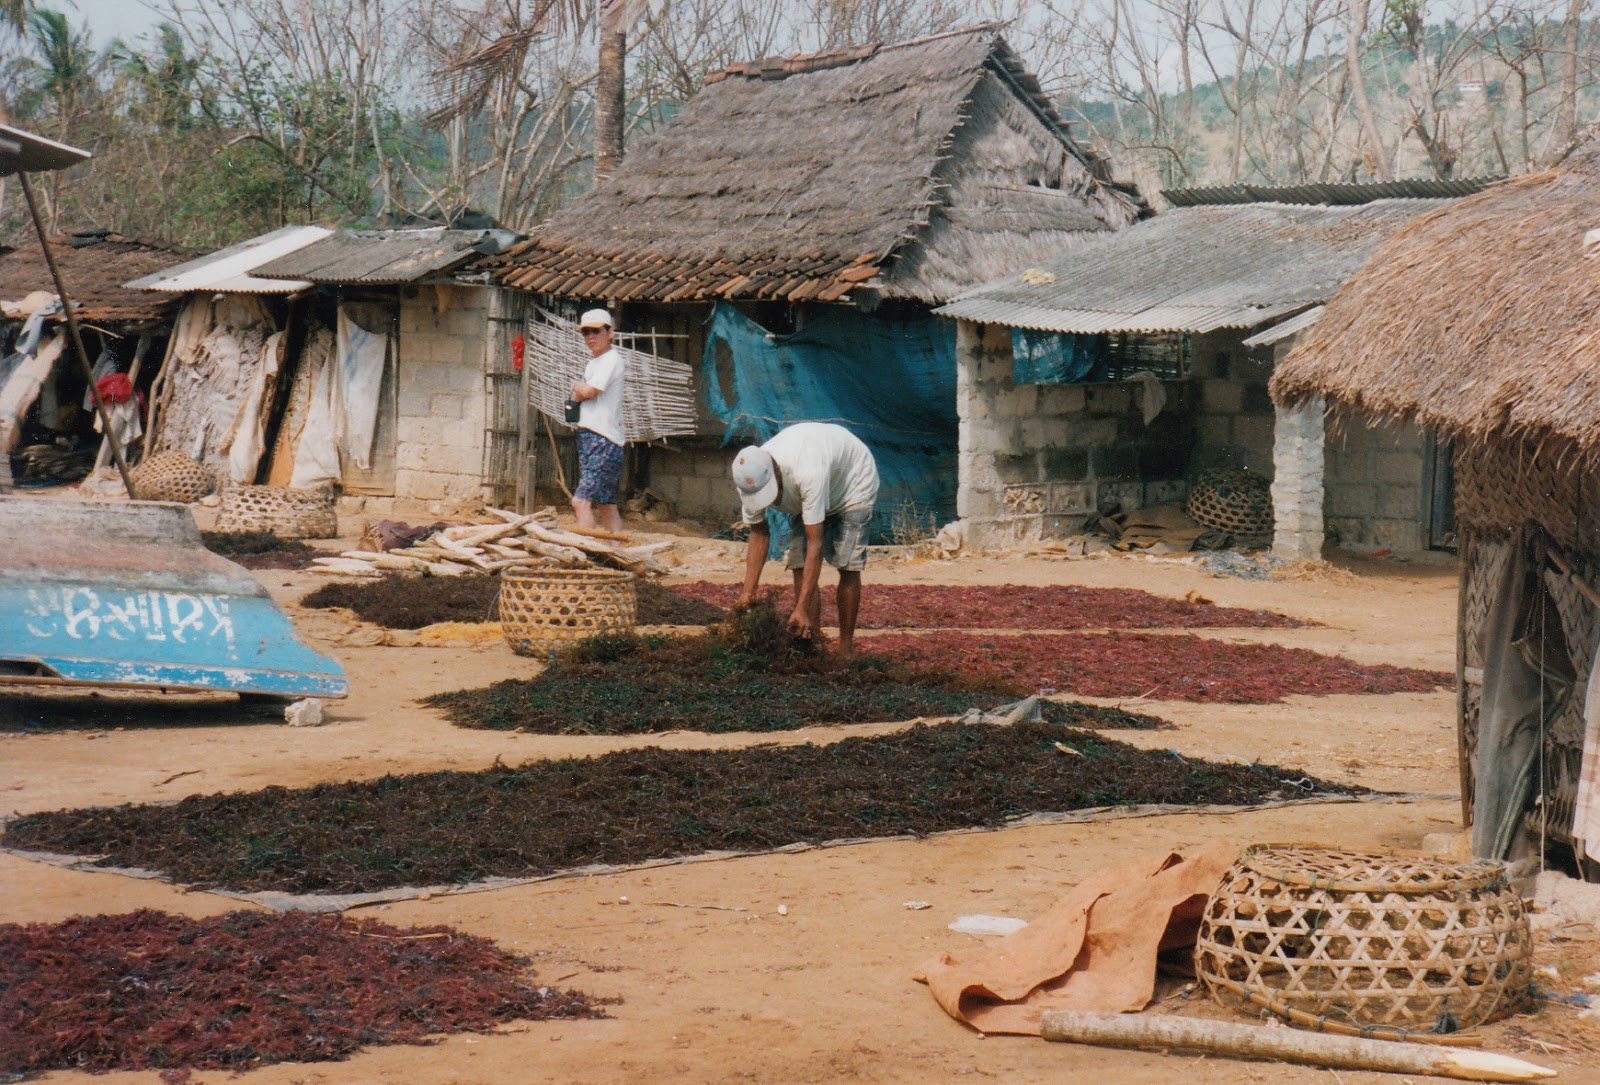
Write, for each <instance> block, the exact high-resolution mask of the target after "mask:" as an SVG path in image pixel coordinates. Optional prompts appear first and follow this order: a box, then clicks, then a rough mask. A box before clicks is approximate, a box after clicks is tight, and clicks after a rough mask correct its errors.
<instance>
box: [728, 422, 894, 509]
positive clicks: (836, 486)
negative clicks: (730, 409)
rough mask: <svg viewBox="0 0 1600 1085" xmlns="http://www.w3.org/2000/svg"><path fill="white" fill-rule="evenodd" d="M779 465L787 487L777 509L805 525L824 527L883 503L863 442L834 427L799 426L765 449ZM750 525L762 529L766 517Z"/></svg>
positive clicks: (783, 487) (874, 465) (874, 467)
mask: <svg viewBox="0 0 1600 1085" xmlns="http://www.w3.org/2000/svg"><path fill="white" fill-rule="evenodd" d="M761 447H762V448H763V449H765V450H766V452H767V454H768V455H769V456H771V457H772V462H774V463H776V464H777V465H778V471H779V473H780V478H781V480H782V485H781V486H780V487H779V489H778V499H777V500H776V501H774V502H773V503H772V507H773V508H774V509H777V510H778V511H779V512H782V513H787V514H788V515H790V516H799V517H800V520H801V522H802V523H806V524H820V523H822V521H824V520H826V519H827V518H828V517H830V516H835V515H837V514H838V513H841V512H845V511H848V510H851V509H870V508H871V507H872V506H873V505H874V504H875V503H876V502H877V500H878V465H877V463H875V462H874V461H873V459H872V453H871V452H870V451H869V450H868V449H867V446H866V445H864V444H862V443H861V438H859V437H857V436H856V435H855V434H853V433H851V432H850V431H849V430H847V429H845V428H844V427H843V426H836V425H834V424H833V423H831V422H800V423H798V424H796V425H793V426H790V427H789V428H788V429H785V430H780V431H779V432H778V434H777V435H776V436H775V437H773V438H772V440H770V441H768V442H767V443H766V444H764V445H762V446H761ZM746 522H748V523H752V524H755V523H760V522H761V517H760V516H757V517H756V519H754V520H750V519H748V518H747V521H746Z"/></svg>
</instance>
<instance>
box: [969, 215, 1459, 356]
mask: <svg viewBox="0 0 1600 1085" xmlns="http://www.w3.org/2000/svg"><path fill="white" fill-rule="evenodd" d="M1445 202H1446V201H1444V200H1380V201H1377V202H1375V203H1369V204H1365V205H1362V206H1355V207H1349V206H1346V207H1306V206H1294V205H1288V204H1247V205H1242V206H1222V207H1213V206H1204V207H1189V208H1180V209H1177V210H1173V211H1168V212H1165V213H1164V214H1160V215H1157V216H1156V217H1155V218H1153V219H1148V220H1146V221H1144V222H1141V223H1138V224H1136V225H1134V226H1130V227H1128V228H1127V229H1125V230H1120V231H1118V232H1116V233H1113V234H1108V235H1106V236H1105V237H1103V238H1096V239H1094V240H1090V241H1086V242H1084V243H1083V244H1080V245H1077V246H1074V247H1073V248H1072V249H1070V250H1068V251H1067V252H1065V253H1063V254H1062V255H1061V256H1059V257H1057V258H1056V259H1054V260H1051V261H1049V262H1048V263H1045V264H1044V265H1042V266H1041V267H1038V268H1029V269H1027V270H1025V271H1023V272H1021V273H1020V274H1017V275H1012V276H1008V277H1007V278H1004V279H1000V280H998V281H996V282H994V283H990V284H988V285H986V286H982V287H979V288H978V289H977V290H974V291H972V292H971V293H968V294H964V295H962V296H961V297H959V298H957V299H956V300H955V301H953V302H951V303H950V304H949V305H946V306H944V307H943V308H942V309H939V310H937V311H938V312H939V313H940V314H942V315H944V316H951V317H960V318H962V319H966V320H974V321H978V322H980V323H985V324H1010V325H1013V326H1015V327H1023V328H1034V329H1037V330H1040V331H1062V332H1082V333H1089V332H1117V331H1129V332H1133V331H1187V332H1205V331H1213V330H1215V329H1217V328H1251V327H1255V326H1256V325H1258V324H1262V323H1265V322H1266V321H1269V320H1275V319H1278V318H1281V317H1284V316H1287V315H1289V314H1292V313H1295V312H1298V311H1299V310H1301V309H1305V308H1307V307H1309V306H1312V305H1319V304H1321V303H1323V302H1325V301H1327V300H1328V299H1329V298H1331V297H1332V296H1333V295H1334V293H1335V292H1336V291H1337V290H1338V289H1339V287H1340V286H1341V285H1342V284H1343V283H1344V281H1345V280H1346V279H1347V278H1349V277H1350V276H1351V275H1353V274H1355V273H1356V271H1357V270H1359V269H1360V268H1361V265H1362V264H1364V263H1366V261H1367V258H1368V257H1369V256H1371V255H1372V253H1373V252H1374V251H1375V250H1376V249H1377V247H1378V245H1379V244H1380V243H1381V242H1382V241H1383V240H1384V239H1385V238H1387V237H1388V236H1389V235H1390V234H1392V233H1393V232H1394V231H1395V230H1397V229H1399V228H1400V227H1401V226H1402V225H1404V224H1405V223H1406V222H1407V221H1408V220H1410V219H1412V218H1414V217H1416V216H1417V215H1419V214H1422V213H1423V212H1425V211H1431V210H1433V209H1434V208H1437V207H1440V206H1442V205H1443V204H1444V203H1445Z"/></svg>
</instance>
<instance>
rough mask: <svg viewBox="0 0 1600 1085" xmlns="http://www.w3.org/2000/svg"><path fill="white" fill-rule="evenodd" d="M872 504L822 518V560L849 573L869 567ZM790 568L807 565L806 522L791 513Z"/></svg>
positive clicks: (801, 567) (800, 567)
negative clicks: (868, 531)
mask: <svg viewBox="0 0 1600 1085" xmlns="http://www.w3.org/2000/svg"><path fill="white" fill-rule="evenodd" d="M871 521H872V508H871V507H870V506H869V507H867V508H864V509H845V510H844V511H843V512H841V513H839V514H838V515H836V516H830V517H828V518H827V519H826V520H824V521H822V560H823V561H826V562H827V563H828V564H829V565H832V566H833V567H834V568H835V569H838V570H839V571H840V572H845V573H859V572H860V571H861V570H862V569H865V568H866V567H867V525H868V524H869V523H870V522H871ZM788 564H789V568H791V569H803V568H805V565H806V525H805V522H804V521H803V520H801V519H800V517H798V516H791V517H789V562H788Z"/></svg>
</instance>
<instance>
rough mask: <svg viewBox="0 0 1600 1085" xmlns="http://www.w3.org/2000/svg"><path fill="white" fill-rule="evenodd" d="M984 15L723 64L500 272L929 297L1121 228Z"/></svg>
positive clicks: (1085, 157)
mask: <svg viewBox="0 0 1600 1085" xmlns="http://www.w3.org/2000/svg"><path fill="white" fill-rule="evenodd" d="M1137 211H1138V205H1137V203H1136V201H1135V200H1134V198H1133V197H1131V196H1129V195H1128V194H1127V193H1125V192H1123V191H1122V190H1120V189H1118V188H1117V187H1115V186H1114V185H1112V184H1111V180H1110V174H1109V170H1108V167H1107V166H1106V164H1105V162H1104V161H1103V160H1101V159H1099V158H1097V157H1095V156H1094V155H1092V154H1090V153H1089V152H1086V151H1085V150H1084V149H1083V148H1081V147H1079V146H1078V145H1077V144H1076V143H1075V142H1074V141H1073V140H1072V139H1071V137H1070V136H1068V135H1067V134H1066V130H1065V125H1064V122H1063V121H1062V120H1061V118H1060V117H1059V116H1058V115H1057V114H1056V112H1055V109H1054V107H1053V106H1052V105H1051V104H1050V102H1049V99H1048V97H1047V96H1045V95H1044V94H1043V93H1042V91H1041V90H1040V88H1039V84H1038V82H1037V81H1036V80H1034V79H1033V77H1032V76H1030V75H1029V74H1028V73H1027V72H1026V70H1025V69H1024V68H1023V66H1022V63H1021V61H1020V60H1019V59H1018V58H1017V57H1016V54H1014V53H1013V52H1012V51H1011V49H1010V48H1009V47H1008V46H1007V45H1006V44H1005V42H1004V41H1003V40H1002V39H1001V37H1000V35H999V31H998V29H997V28H996V27H994V26H982V27H977V28H973V29H970V30H964V31H958V32H955V33H951V34H944V35H940V36H938V37H935V38H927V39H923V40H920V41H916V42H907V43H903V44H898V45H886V46H881V47H880V46H877V45H869V46H865V47H862V48H858V49H852V50H845V51H841V52H836V53H826V54H815V55H810V56H801V57H790V58H787V59H782V58H779V59H772V60H766V61H759V62H756V63H753V64H745V65H739V66H736V67H734V68H730V69H728V70H727V71H725V72H721V73H717V74H716V75H714V76H713V77H712V78H711V79H709V80H708V85H707V86H706V88H705V89H704V90H702V91H701V92H700V93H699V94H698V95H696V96H695V98H694V99H693V100H692V101H691V102H689V103H688V104H687V105H686V106H685V107H684V108H683V110H682V112H680V113H679V114H678V115H677V116H676V117H674V118H673V119H672V120H671V121H669V122H668V123H667V124H665V125H663V126H662V128H661V129H660V130H659V131H658V132H656V133H655V134H654V135H652V136H650V137H649V138H647V139H645V140H643V141H641V142H640V144H639V145H638V147H637V148H632V149H630V153H629V157H628V158H627V159H626V160H625V161H624V163H623V165H622V168H621V169H620V170H619V171H618V172H617V174H616V175H615V176H614V177H613V178H611V179H610V180H609V181H607V182H604V183H602V184H601V185H600V186H599V187H598V188H596V189H595V191H593V192H591V193H590V194H588V195H587V196H585V197H583V198H582V199H580V200H578V201H577V202H576V203H574V204H573V205H572V206H570V207H568V208H566V209H564V210H563V211H561V212H559V213H558V214H556V215H555V216H554V217H553V218H552V219H551V220H550V221H549V222H548V223H546V224H545V225H544V226H542V227H541V228H539V229H538V230H536V231H535V232H534V235H533V237H532V238H531V239H530V240H529V241H527V242H525V243H523V244H522V245H519V246H516V247H514V248H512V249H511V250H509V252H508V254H507V256H506V257H505V258H504V263H505V265H506V266H505V267H504V269H503V270H502V271H501V272H500V273H499V274H498V276H497V278H498V280H499V281H500V282H502V283H504V284H505V285H508V286H512V287H516V288H519V289H523V290H529V291H535V292H545V293H554V294H560V295H565V296H573V297H581V298H605V299H609V300H617V301H629V300H655V301H677V300H694V299H705V298H719V297H720V298H732V297H746V298H785V299H789V300H792V301H799V300H807V299H810V300H820V301H835V300H839V299H841V298H844V297H845V296H846V295H849V294H850V293H851V292H852V291H855V290H858V289H859V288H860V287H862V285H863V284H865V285H866V286H867V287H870V288H871V289H875V290H878V291H881V293H882V294H883V296H887V297H908V298H918V299H920V300H924V301H941V300H944V299H946V298H948V297H950V296H953V295H954V294H955V293H956V292H957V291H958V290H959V289H962V288H964V287H967V286H972V285H976V284H977V283H979V282H983V281H985V280H986V279H989V278H994V277H996V276H998V275H1001V274H1005V273H1006V272H1008V271H1011V270H1014V269H1015V268H1016V267H1018V266H1022V264H1025V263H1027V262H1030V261H1033V260H1037V259H1042V258H1043V257H1044V256H1046V255H1048V254H1051V253H1053V252H1057V251H1059V250H1060V249H1062V248H1063V247H1065V246H1066V245H1068V244H1071V243H1072V242H1073V241H1074V240H1076V239H1079V238H1081V237H1084V236H1088V235H1092V234H1095V233H1098V232H1100V231H1103V230H1108V229H1115V228H1117V227H1120V226H1122V225H1125V224H1126V223H1128V222H1130V221H1132V219H1133V218H1134V217H1135V215H1136V214H1137Z"/></svg>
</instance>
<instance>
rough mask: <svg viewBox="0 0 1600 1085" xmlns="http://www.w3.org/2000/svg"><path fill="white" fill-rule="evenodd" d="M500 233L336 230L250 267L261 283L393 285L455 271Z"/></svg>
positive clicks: (495, 246) (494, 244) (493, 245)
mask: <svg viewBox="0 0 1600 1085" xmlns="http://www.w3.org/2000/svg"><path fill="white" fill-rule="evenodd" d="M507 236H508V235H507V234H506V231H503V230H447V229H445V228H444V227H442V226H440V227H435V228H432V229H425V230H339V231H337V232H336V233H333V234H330V235H329V236H327V237H325V238H323V239H322V240H321V241H314V242H312V243H311V244H309V245H307V246H306V247H305V248H303V249H300V250H299V251H297V252H292V253H290V254H289V255H287V256H283V257H280V258H278V259H276V260H273V261H271V262H269V263H265V264H262V265H261V266H260V267H258V268H256V269H255V274H257V275H259V276H261V277H262V278H267V279H305V280H307V281H309V282H313V283H326V284H329V285H333V284H341V283H342V284H353V283H368V284H372V285H385V284H389V285H393V284H400V283H415V282H420V281H422V280H423V279H427V278H432V277H434V276H439V275H445V274H447V273H449V272H452V271H456V270H459V269H460V268H462V267H464V266H465V265H467V264H468V263H471V262H473V261H475V260H478V259H481V258H482V257H483V255H484V254H485V253H486V252H498V251H499V249H500V247H501V246H502V244H503V243H504V241H505V238H506V237H507Z"/></svg>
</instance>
